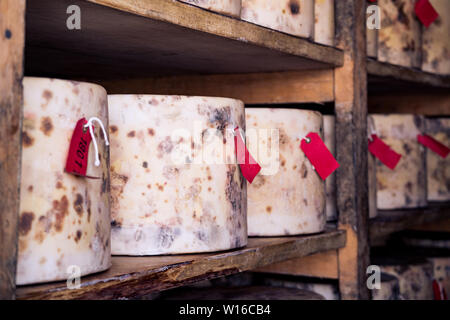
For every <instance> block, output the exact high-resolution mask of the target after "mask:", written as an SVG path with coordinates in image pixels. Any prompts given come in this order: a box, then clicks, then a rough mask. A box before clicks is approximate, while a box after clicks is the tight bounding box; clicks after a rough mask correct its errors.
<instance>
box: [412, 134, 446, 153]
mask: <svg viewBox="0 0 450 320" xmlns="http://www.w3.org/2000/svg"><path fill="white" fill-rule="evenodd" d="M417 141H419V143H420V144H422V145H424V146H425V147H427V148H428V149H430V150H432V151H433V152H435V153H437V154H438V155H440V156H441V157H442V158H446V157H447V156H448V154H449V152H450V149H449V148H448V147H447V146H445V145H443V144H442V143H440V142H439V141H437V140H436V139H434V138H433V137H430V136H429V135H426V134H419V135H417Z"/></svg>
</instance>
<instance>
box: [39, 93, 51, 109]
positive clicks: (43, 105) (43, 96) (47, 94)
mask: <svg viewBox="0 0 450 320" xmlns="http://www.w3.org/2000/svg"><path fill="white" fill-rule="evenodd" d="M42 98H44V99H45V104H42V105H41V107H43V108H45V107H47V105H48V103H49V101H50V100H51V98H53V92H51V91H50V90H48V89H45V90H44V91H43V92H42Z"/></svg>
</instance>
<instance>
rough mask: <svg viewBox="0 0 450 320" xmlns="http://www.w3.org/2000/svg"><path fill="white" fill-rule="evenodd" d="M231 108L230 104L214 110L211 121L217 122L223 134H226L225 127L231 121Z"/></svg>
mask: <svg viewBox="0 0 450 320" xmlns="http://www.w3.org/2000/svg"><path fill="white" fill-rule="evenodd" d="M230 118H231V108H230V107H229V106H227V107H223V108H217V109H214V110H213V111H212V114H211V116H210V118H209V121H210V122H211V123H213V124H215V126H216V128H217V130H219V131H221V132H222V136H225V129H226V128H227V126H228V124H229V123H230Z"/></svg>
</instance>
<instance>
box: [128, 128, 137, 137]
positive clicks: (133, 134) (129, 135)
mask: <svg viewBox="0 0 450 320" xmlns="http://www.w3.org/2000/svg"><path fill="white" fill-rule="evenodd" d="M135 136H136V131H134V130H132V131H130V132H128V133H127V137H128V138H134V137H135Z"/></svg>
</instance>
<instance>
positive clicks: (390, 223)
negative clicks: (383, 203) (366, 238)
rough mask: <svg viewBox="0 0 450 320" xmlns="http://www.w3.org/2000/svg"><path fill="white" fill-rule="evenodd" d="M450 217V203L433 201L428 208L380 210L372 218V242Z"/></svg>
mask: <svg viewBox="0 0 450 320" xmlns="http://www.w3.org/2000/svg"><path fill="white" fill-rule="evenodd" d="M449 218H450V204H449V203H441V204H439V203H432V204H430V205H429V206H428V207H426V208H417V209H405V210H379V211H378V216H377V217H376V218H375V219H373V220H370V242H371V243H374V242H376V240H377V239H380V238H382V237H386V236H388V235H390V234H392V233H394V232H398V231H402V230H405V229H407V228H410V227H414V226H418V225H422V224H427V223H431V222H436V221H441V220H446V219H449Z"/></svg>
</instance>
